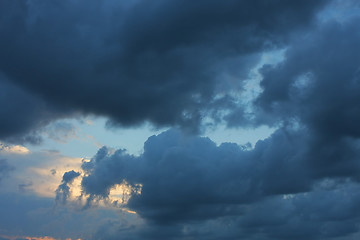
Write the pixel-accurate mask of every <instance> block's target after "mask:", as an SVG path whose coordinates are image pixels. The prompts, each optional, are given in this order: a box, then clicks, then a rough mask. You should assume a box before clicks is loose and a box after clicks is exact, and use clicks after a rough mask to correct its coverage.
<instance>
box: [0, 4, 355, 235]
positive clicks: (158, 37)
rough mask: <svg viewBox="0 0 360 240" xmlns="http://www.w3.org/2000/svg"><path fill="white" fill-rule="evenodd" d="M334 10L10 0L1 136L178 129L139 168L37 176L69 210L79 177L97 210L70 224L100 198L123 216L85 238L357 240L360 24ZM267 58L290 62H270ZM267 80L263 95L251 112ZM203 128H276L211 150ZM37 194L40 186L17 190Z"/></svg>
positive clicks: (103, 157) (112, 154) (97, 160)
mask: <svg viewBox="0 0 360 240" xmlns="http://www.w3.org/2000/svg"><path fill="white" fill-rule="evenodd" d="M347 3H352V4H353V3H354V2H353V1H349V2H347ZM339 4H340V5H341V3H340V1H333V2H331V3H330V5H327V6H326V7H325V11H323V12H320V11H321V9H324V8H323V7H324V6H325V1H316V2H314V1H301V2H300V1H298V2H296V3H295V2H289V1H272V2H270V3H269V2H268V1H260V0H258V1H251V2H250V1H247V2H244V1H241V2H238V1H231V0H230V1H226V2H219V1H212V0H210V1H197V2H191V3H190V2H184V1H171V2H169V1H161V0H160V1H158V2H156V3H150V2H148V1H141V0H139V1H136V2H132V3H129V2H127V3H118V2H115V1H114V2H113V1H107V2H100V1H91V2H88V4H87V5H85V6H84V5H80V4H79V3H77V2H73V1H55V2H46V3H40V2H38V1H27V2H25V1H5V2H1V3H0V16H1V17H0V34H1V35H2V36H4V37H3V38H1V40H0V51H1V52H2V57H1V58H0V71H1V74H2V75H1V78H0V84H1V85H3V88H1V89H4V90H3V94H2V95H0V98H2V100H3V101H0V102H1V103H0V109H1V110H0V115H1V116H6V117H4V118H0V119H1V120H0V123H1V124H0V125H1V126H4V127H0V128H1V131H0V138H1V139H4V140H6V141H14V142H24V141H30V142H38V140H39V139H38V135H37V133H39V132H41V129H44V127H46V126H48V124H49V123H50V122H53V121H55V120H59V119H62V118H64V117H71V116H79V115H87V114H94V115H102V116H106V117H108V118H109V122H108V126H110V127H111V126H119V125H121V126H136V125H139V124H142V123H144V122H151V123H152V124H154V125H155V126H171V127H174V128H172V129H171V130H168V131H165V132H163V133H161V134H159V135H157V136H152V137H150V138H149V139H148V140H147V141H146V142H145V144H144V152H143V153H142V154H140V155H139V156H134V155H130V154H128V153H127V152H126V150H125V149H119V150H111V149H109V148H107V147H102V148H100V149H99V151H98V152H97V154H96V155H95V156H94V157H93V158H92V159H91V160H90V161H83V163H82V166H81V171H83V173H84V175H81V177H82V178H81V177H80V169H78V168H76V167H78V166H79V162H78V163H77V165H76V164H74V165H75V166H70V165H69V166H67V167H66V168H60V167H58V166H54V164H53V162H51V164H50V163H49V164H48V165H46V166H41V167H40V166H35V167H33V168H31V170H32V172H33V173H36V174H38V175H41V176H46V177H47V178H46V179H52V180H53V181H54V179H55V176H56V177H61V175H62V173H64V172H66V173H65V174H64V175H62V177H63V178H62V182H61V184H60V186H58V185H59V182H60V179H57V180H58V182H57V183H56V185H55V188H56V186H58V188H57V189H58V191H57V200H58V201H62V202H63V203H65V202H66V200H69V194H70V192H71V190H76V191H80V190H79V189H75V188H76V187H72V186H71V183H72V182H73V181H80V179H81V186H82V192H81V197H83V198H86V199H87V200H88V201H87V203H86V208H84V209H86V211H82V212H81V213H74V212H72V211H71V210H68V211H69V212H70V213H69V215H66V216H71V217H69V219H73V218H72V216H73V215H75V216H78V218H76V219H81V220H83V221H85V220H87V219H85V220H84V219H83V218H82V217H79V216H80V215H81V216H84V215H86V214H87V211H94V208H91V206H92V205H95V203H98V202H100V200H102V201H104V202H106V203H110V205H111V207H112V209H113V208H114V207H120V208H118V209H119V211H121V212H122V213H121V214H127V215H126V216H125V217H119V216H115V217H112V218H107V217H106V216H105V217H104V216H103V218H102V219H103V221H102V222H101V224H98V225H96V224H94V223H92V222H91V224H90V223H88V222H87V221H85V222H86V223H88V224H89V225H87V226H91V230H92V233H91V234H92V235H91V234H90V235H89V236H87V238H86V239H119V238H124V239H250V240H273V239H274V240H275V239H320V240H321V239H330V238H332V239H336V240H344V239H346V240H348V239H358V238H359V236H360V233H359V232H360V231H359V230H360V229H359V222H360V216H359V209H358V208H359V207H358V204H357V203H358V202H359V200H360V199H359V194H358V193H359V186H360V185H359V179H360V164H359V161H358V160H359V158H360V149H359V146H360V145H359V143H360V142H359V138H360V128H359V125H358V122H359V120H360V112H359V107H358V106H359V103H360V97H359V92H360V82H359V80H360V74H359V72H360V70H359V64H358V63H359V62H360V51H359V47H358V45H359V42H360V34H359V31H358V25H359V16H358V15H359V14H358V13H357V14H354V13H352V14H351V16H349V17H346V18H344V14H341V15H340V16H336V17H334V15H333V13H334V12H332V11H330V10H331V9H333V10H334V9H335V7H334V6H339ZM329 6H330V7H329ZM341 6H343V5H341ZM346 8H350V7H349V6H348V7H346ZM329 9H330V10H329ZM335 12H337V11H336V9H335ZM65 13H66V14H65ZM64 16H66V17H64ZM269 51H270V52H276V53H278V54H282V53H283V56H282V57H280V56H278V57H277V58H278V60H279V59H281V60H279V61H277V63H276V64H275V63H272V62H269V64H265V65H262V60H261V58H262V56H264V54H265V53H266V52H269ZM275 58H276V57H275ZM256 69H259V70H258V72H257V73H256V74H257V75H256V74H255V75H256V77H259V79H257V80H258V81H259V82H260V89H257V90H256V94H253V95H254V96H253V97H254V99H250V100H249V99H245V100H248V101H247V103H246V104H243V102H246V101H242V100H243V99H241V97H239V96H242V97H243V95H241V94H242V93H244V90H243V89H242V88H244V87H245V85H244V84H246V83H248V82H247V80H249V78H251V74H252V73H253V71H255V70H256ZM260 78H261V79H260ZM245 92H246V91H245ZM8 93H10V94H8ZM9 103H14V104H15V105H10V104H9ZM2 105H4V106H2ZM11 106H15V108H12V107H11ZM31 106H36V108H33V107H31ZM1 111H2V112H1ZM208 118H213V119H210V120H212V121H214V122H222V121H225V122H226V123H227V124H228V125H229V126H233V127H258V126H262V125H266V126H270V127H273V128H276V129H277V130H275V131H274V133H273V134H272V135H271V136H270V137H268V138H266V139H264V140H261V141H258V142H257V143H256V145H255V146H254V148H253V149H249V148H248V147H247V146H239V145H237V144H234V143H223V144H221V145H216V144H215V143H214V142H213V141H212V140H210V139H208V138H204V137H198V136H196V135H194V134H193V133H194V132H195V133H197V132H198V131H199V130H201V126H202V123H203V121H205V120H208ZM39 120H41V121H39ZM179 126H180V128H178V129H177V127H179ZM59 127H60V129H62V130H64V129H65V130H66V129H68V130H69V131H68V132H69V133H71V132H72V130H71V129H72V128H71V126H70V127H69V126H59ZM56 129H57V128H55V132H56V131H57V130H56ZM176 129H177V130H176ZM48 130H49V129H48ZM185 130H187V131H185ZM189 130H190V131H189ZM50 134H51V132H50ZM50 136H51V135H50ZM56 136H58V135H56ZM65 137H66V134H65ZM4 154H5V153H4ZM6 154H7V155H9V154H10V155H11V154H14V153H6ZM32 154H33V153H31V154H30V155H26V156H25V155H21V156H20V155H19V156H16V158H15V157H14V156H13V157H14V158H15V159H20V158H22V159H23V158H25V157H26V158H30V157H31V158H32V157H34V156H35V155H32ZM10 155H9V156H10ZM45 155H46V156H47V157H48V156H54V155H51V154H50V153H48V154H45ZM38 156H41V157H40V158H39V159H38V160H36V161H41V160H43V159H44V158H45V156H44V155H42V154H39V155H38ZM54 159H58V158H54ZM77 160H79V159H77ZM34 161H35V160H34ZM36 161H35V162H36ZM69 162H72V161H71V160H69ZM0 163H1V162H0ZM72 163H73V162H72ZM3 165H4V166H5V167H6V165H7V164H6V162H5V163H3ZM0 166H1V165H0ZM14 166H15V167H17V166H19V167H21V164H14ZM27 167H28V165H27ZM0 169H1V168H0ZM5 169H6V168H5ZM51 169H55V171H51ZM71 169H73V170H72V171H71ZM4 171H5V172H7V170H4ZM55 180H56V179H55ZM28 182H33V185H32V186H34V187H35V186H37V187H38V184H37V183H36V182H35V181H23V182H21V183H17V185H16V186H25V185H24V184H25V183H28ZM52 183H53V182H52ZM19 184H23V185H19ZM46 184H47V185H46V186H49V184H48V182H46ZM16 189H17V188H16ZM53 190H55V189H53ZM46 192H49V189H47V191H46ZM114 192H115V193H114ZM52 194H54V191H52ZM113 195H116V197H117V198H114V196H113ZM0 200H1V201H8V202H7V203H6V204H7V205H6V204H5V205H6V206H9V204H10V203H12V202H13V201H11V200H8V199H5V200H2V199H1V198H0ZM5 205H4V206H5ZM10 205H11V204H10ZM1 206H3V205H1ZM11 206H12V205H11ZM46 206H47V205H46ZM101 207H103V208H105V209H107V208H110V206H109V205H104V206H101ZM11 209H13V207H12V208H11ZM64 209H67V205H66V204H64V206H61V208H60V210H59V211H63V210H64ZM99 209H100V208H99ZM124 209H127V210H128V212H126V211H122V210H124ZM97 210H98V209H97ZM3 211H4V212H5V213H8V212H7V208H5V209H4V210H3ZM64 211H67V210H64ZM130 212H133V213H136V214H130ZM17 214H18V215H16V216H22V215H21V214H20V215H19V212H17ZM83 214H84V215H83ZM3 215H4V216H8V215H11V214H3ZM40 215H41V214H40ZM37 217H39V215H37ZM22 219H27V218H22ZM35 219H36V217H35ZM46 219H49V218H46ZM96 219H97V218H96ZM7 220H8V219H7ZM10 220H12V219H10ZM0 221H2V222H1V226H5V227H6V226H9V224H10V223H12V224H14V221H13V220H12V221H10V223H7V222H5V219H0ZM51 224H52V225H51V226H52V228H51V229H52V230H53V229H57V230H58V231H60V230H59V229H58V228H56V227H57V226H58V225H57V222H56V221H55V223H54V222H51ZM95 225H96V226H97V227H96V228H95V227H94V226H95ZM26 226H27V227H29V226H30V225H26ZM42 226H43V228H41V229H45V228H46V225H42ZM54 226H55V227H54ZM61 226H64V225H61ZM75 226H78V224H74V226H70V228H71V227H73V228H75ZM33 227H34V226H33ZM67 227H69V226H67ZM65 228H66V227H65V226H64V229H65ZM11 229H14V228H11ZM26 229H27V230H28V229H29V228H26ZM33 229H37V228H33ZM14 231H15V230H14ZM39 231H40V230H39ZM74 231H75V232H76V233H77V234H78V233H79V231H81V230H80V229H76V230H74ZM83 231H84V230H83ZM58 233H59V232H58ZM46 234H47V233H46ZM31 235H33V234H31ZM35 235H36V234H35ZM49 235H51V236H55V235H52V234H49ZM59 235H60V233H59ZM62 236H63V235H62Z"/></svg>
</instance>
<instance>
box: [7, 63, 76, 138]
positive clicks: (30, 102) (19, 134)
mask: <svg viewBox="0 0 360 240" xmlns="http://www.w3.org/2000/svg"><path fill="white" fill-rule="evenodd" d="M0 58H1V57H0ZM69 114H70V113H69V112H68V111H63V110H60V108H57V107H55V106H53V105H51V104H47V103H46V102H45V101H44V100H43V99H41V98H40V97H38V96H34V95H32V94H30V93H28V92H27V91H25V90H24V89H21V88H19V87H18V86H17V85H16V84H14V83H12V82H11V81H9V79H8V78H6V77H5V76H4V75H3V74H1V70H0V116H1V117H0V126H1V127H0V139H3V140H6V141H7V142H12V143H22V142H31V143H38V142H40V141H41V138H40V137H39V135H38V134H37V130H38V129H39V128H41V127H44V126H46V125H47V124H48V123H50V122H51V121H52V120H54V119H56V118H60V117H64V116H68V115H69Z"/></svg>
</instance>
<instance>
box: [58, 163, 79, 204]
mask: <svg viewBox="0 0 360 240" xmlns="http://www.w3.org/2000/svg"><path fill="white" fill-rule="evenodd" d="M79 176H80V173H79V172H75V171H74V170H71V171H68V172H66V173H64V175H63V178H62V181H61V184H60V185H59V187H58V188H57V189H56V197H55V201H56V203H61V204H65V203H66V201H67V199H68V198H69V197H70V186H69V185H70V184H71V183H72V182H73V181H74V179H75V178H77V177H79Z"/></svg>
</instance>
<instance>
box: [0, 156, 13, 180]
mask: <svg viewBox="0 0 360 240" xmlns="http://www.w3.org/2000/svg"><path fill="white" fill-rule="evenodd" d="M12 170H14V167H13V166H12V165H10V164H9V163H8V161H7V160H6V159H0V183H1V180H2V179H3V178H4V177H6V176H8V174H9V172H11V171H12Z"/></svg>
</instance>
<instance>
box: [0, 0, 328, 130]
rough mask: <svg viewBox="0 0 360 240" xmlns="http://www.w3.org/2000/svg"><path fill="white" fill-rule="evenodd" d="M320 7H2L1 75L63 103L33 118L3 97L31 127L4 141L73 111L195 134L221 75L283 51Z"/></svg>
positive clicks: (241, 73) (239, 74)
mask: <svg viewBox="0 0 360 240" xmlns="http://www.w3.org/2000/svg"><path fill="white" fill-rule="evenodd" d="M324 2H325V1H316V2H314V1H299V2H289V1H271V2H268V1H259V0H257V1H226V2H224V1H213V0H212V1H196V2H194V1H157V2H156V3H153V2H149V1H136V2H132V3H129V2H127V3H125V2H121V3H119V2H117V1H106V2H103V1H96V0H94V1H88V2H87V3H86V4H80V3H78V2H74V1H68V0H67V1H51V2H41V1H21V0H15V1H9V0H6V1H1V3H0V9H1V10H0V15H1V18H0V34H1V36H2V37H1V39H0V51H1V57H0V71H1V72H2V73H3V74H4V75H5V76H6V77H7V78H8V79H10V81H12V82H15V83H16V84H18V85H20V86H21V87H22V88H23V89H26V91H29V92H30V94H36V95H37V96H41V97H42V98H44V99H45V101H46V103H51V104H54V105H55V106H61V107H62V108H61V109H57V110H54V109H52V111H45V113H47V114H45V113H44V111H43V110H48V109H47V108H45V109H40V110H41V111H40V113H41V114H40V115H39V114H37V113H38V112H37V111H36V110H33V109H34V108H35V107H36V108H37V107H39V106H42V105H43V104H44V103H43V102H40V103H34V102H32V101H29V102H28V101H26V99H22V97H21V96H22V95H21V94H20V95H19V93H14V95H13V96H14V97H8V98H6V99H4V101H6V102H12V101H14V99H13V98H15V99H17V101H16V102H17V103H19V104H21V105H27V108H26V111H25V113H28V114H29V117H28V116H27V115H25V116H24V117H25V118H26V119H27V121H28V123H27V124H24V125H23V126H20V127H17V126H18V125H16V123H17V121H15V123H14V125H11V126H10V127H8V128H5V129H4V130H2V131H8V133H7V132H6V133H4V134H2V136H3V137H6V136H9V135H10V134H16V133H24V132H27V131H29V130H30V129H35V128H37V127H40V126H42V124H39V122H41V123H43V124H44V123H46V122H47V121H50V120H52V119H55V118H59V117H61V116H58V115H57V114H59V113H61V114H69V112H72V111H79V112H82V113H95V114H100V115H105V116H108V117H110V118H111V119H112V121H111V123H112V124H115V125H116V124H121V125H136V124H140V123H142V122H144V121H150V122H152V123H154V124H155V125H160V126H161V125H180V126H184V127H188V128H190V129H198V127H199V126H198V124H199V122H200V121H201V118H202V116H203V115H204V114H206V112H207V111H210V110H211V109H212V110H215V109H218V108H223V107H225V105H224V104H220V105H219V104H216V101H215V100H213V97H214V96H215V95H216V94H217V93H218V92H219V91H224V90H228V89H229V88H232V87H233V86H232V85H231V84H230V83H227V82H226V80H221V81H219V78H220V76H222V74H224V73H226V74H228V75H232V76H234V77H236V78H239V81H241V78H246V77H247V74H248V71H249V69H250V68H251V67H253V66H254V65H255V64H256V63H257V60H258V58H259V54H260V52H261V51H263V50H270V49H274V48H277V47H283V46H284V44H285V43H286V42H287V40H288V37H289V35H290V34H291V33H294V32H295V31H297V30H299V29H305V28H306V27H307V26H309V25H310V24H311V22H312V19H313V17H314V14H315V13H316V11H317V10H318V9H319V8H320V7H321V6H322V5H323V3H324ZM22 91H23V90H22ZM27 94H29V93H27ZM18 95H19V97H17V96H18ZM230 105H231V104H230ZM230 105H229V106H230ZM19 107H20V109H21V108H23V106H19ZM65 110H66V111H68V112H66V111H65ZM64 111H65V113H64ZM25 113H24V114H25ZM43 114H45V116H43ZM61 114H60V115H61ZM2 115H3V114H2ZM4 116H6V119H9V120H10V119H15V120H17V119H19V118H21V117H22V115H19V114H7V115H6V113H4ZM32 116H39V117H38V118H36V117H32ZM2 119H3V118H2ZM36 120H40V121H36ZM10 122H12V121H10ZM39 125H40V126H39Z"/></svg>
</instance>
